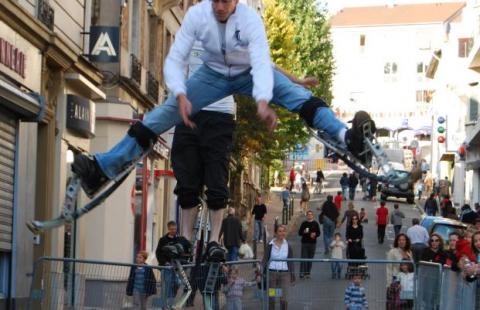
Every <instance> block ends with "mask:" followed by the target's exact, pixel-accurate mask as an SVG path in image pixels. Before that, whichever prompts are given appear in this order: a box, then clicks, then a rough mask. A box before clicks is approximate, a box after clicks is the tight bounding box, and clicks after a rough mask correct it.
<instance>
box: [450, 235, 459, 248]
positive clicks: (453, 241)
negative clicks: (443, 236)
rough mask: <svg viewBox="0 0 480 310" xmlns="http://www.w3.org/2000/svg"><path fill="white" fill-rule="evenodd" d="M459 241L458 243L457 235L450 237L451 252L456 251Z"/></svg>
mask: <svg viewBox="0 0 480 310" xmlns="http://www.w3.org/2000/svg"><path fill="white" fill-rule="evenodd" d="M457 241H458V236H457V235H451V236H450V237H448V247H449V248H450V250H455V249H456V246H457Z"/></svg>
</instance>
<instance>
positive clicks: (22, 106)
mask: <svg viewBox="0 0 480 310" xmlns="http://www.w3.org/2000/svg"><path fill="white" fill-rule="evenodd" d="M0 101H1V102H2V103H1V104H2V105H4V106H6V107H7V108H9V109H10V110H13V111H15V112H17V113H19V114H20V115H22V116H24V117H26V118H32V119H36V118H39V115H41V114H42V115H43V113H42V110H43V109H44V107H43V103H42V102H41V101H40V100H39V98H38V96H32V95H30V94H28V93H26V92H24V91H22V90H21V89H19V88H18V87H16V86H14V85H12V84H10V83H8V82H6V81H3V80H1V79H0Z"/></svg>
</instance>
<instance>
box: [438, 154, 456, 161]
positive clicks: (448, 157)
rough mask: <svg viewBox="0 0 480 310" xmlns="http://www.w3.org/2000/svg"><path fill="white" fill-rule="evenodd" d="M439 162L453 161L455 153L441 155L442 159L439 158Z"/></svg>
mask: <svg viewBox="0 0 480 310" xmlns="http://www.w3.org/2000/svg"><path fill="white" fill-rule="evenodd" d="M440 161H451V162H454V161H455V153H443V154H442V157H440Z"/></svg>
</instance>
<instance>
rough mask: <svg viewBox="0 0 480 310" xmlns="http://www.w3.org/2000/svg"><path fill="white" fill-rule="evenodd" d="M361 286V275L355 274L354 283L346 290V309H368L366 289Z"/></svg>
mask: <svg viewBox="0 0 480 310" xmlns="http://www.w3.org/2000/svg"><path fill="white" fill-rule="evenodd" d="M361 285H362V277H361V275H360V274H354V275H353V276H352V282H351V283H350V285H349V286H348V287H347V288H346V289H345V307H346V309H347V310H364V309H368V302H367V297H366V296H365V288H364V287H362V286H361Z"/></svg>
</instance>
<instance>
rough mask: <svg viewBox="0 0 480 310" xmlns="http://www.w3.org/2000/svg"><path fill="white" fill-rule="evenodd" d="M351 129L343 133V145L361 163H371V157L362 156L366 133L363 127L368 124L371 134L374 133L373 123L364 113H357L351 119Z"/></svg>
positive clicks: (367, 155)
mask: <svg viewBox="0 0 480 310" xmlns="http://www.w3.org/2000/svg"><path fill="white" fill-rule="evenodd" d="M351 122H352V128H350V129H348V130H347V132H346V133H345V143H346V145H347V148H348V150H349V151H350V152H351V153H352V154H353V155H354V156H355V157H356V158H357V159H359V160H360V161H361V162H362V163H364V164H369V163H370V161H371V155H370V156H369V154H368V153H367V154H363V155H360V154H361V153H363V152H364V151H365V144H364V142H363V138H364V137H365V134H366V132H364V129H365V128H364V125H365V124H367V123H370V128H371V133H372V134H373V133H375V130H376V128H375V122H374V121H373V120H372V119H371V118H370V115H368V113H367V112H365V111H358V112H357V113H355V116H354V117H353V120H352V121H351Z"/></svg>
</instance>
